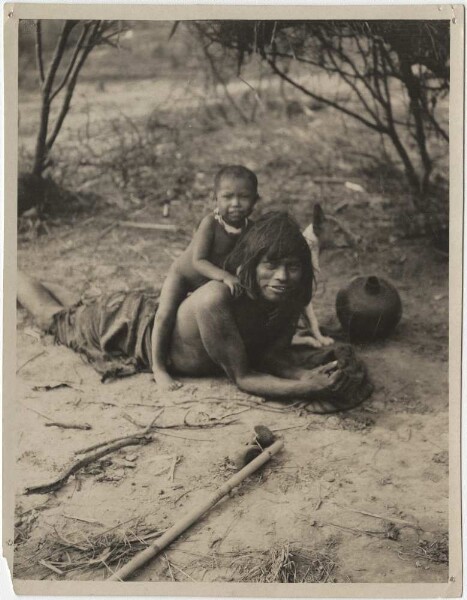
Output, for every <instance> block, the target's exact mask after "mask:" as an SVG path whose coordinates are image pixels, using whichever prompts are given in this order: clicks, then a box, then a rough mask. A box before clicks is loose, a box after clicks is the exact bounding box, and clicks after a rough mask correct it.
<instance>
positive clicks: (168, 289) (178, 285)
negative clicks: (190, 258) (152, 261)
mask: <svg viewBox="0 0 467 600" xmlns="http://www.w3.org/2000/svg"><path fill="white" fill-rule="evenodd" d="M188 291H189V290H188V287H187V285H186V282H185V281H184V280H183V278H182V277H181V276H180V275H179V274H178V273H177V271H175V270H170V271H169V274H168V275H167V278H166V280H165V281H164V285H163V286H162V290H161V295H160V298H159V306H158V308H157V312H156V316H155V317H154V327H153V330H152V336H151V346H152V372H153V373H154V379H155V380H156V382H157V384H158V385H160V386H162V387H163V388H165V389H168V390H176V389H177V388H179V387H181V385H182V384H181V383H180V382H179V381H176V380H174V379H173V378H172V377H170V375H169V374H168V373H167V366H166V363H167V355H168V352H169V347H170V342H171V335H172V332H173V328H174V324H175V319H176V316H177V310H178V307H179V306H180V304H181V302H182V301H183V300H184V299H185V297H186V295H187V293H188Z"/></svg>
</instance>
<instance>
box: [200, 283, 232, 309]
mask: <svg viewBox="0 0 467 600" xmlns="http://www.w3.org/2000/svg"><path fill="white" fill-rule="evenodd" d="M190 298H191V300H192V302H193V305H194V306H195V307H196V308H207V307H209V308H213V307H216V306H222V305H225V304H226V303H230V301H231V299H232V295H231V293H230V290H229V288H228V287H227V286H226V285H225V284H223V283H221V282H220V281H209V282H208V283H206V284H204V285H203V286H201V287H200V288H198V289H197V290H196V291H195V292H194V293H193V294H192V295H191V296H190Z"/></svg>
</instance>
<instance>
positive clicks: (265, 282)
mask: <svg viewBox="0 0 467 600" xmlns="http://www.w3.org/2000/svg"><path fill="white" fill-rule="evenodd" d="M301 280H302V264H301V262H300V260H299V259H298V258H296V257H294V256H289V257H285V258H280V259H271V258H268V257H267V256H264V257H263V258H262V259H261V260H260V261H259V263H258V266H257V267H256V283H257V285H258V288H259V290H260V293H261V297H262V298H263V299H264V300H267V301H268V302H283V301H285V300H287V299H289V298H290V296H291V294H292V293H293V292H294V291H295V290H296V289H297V286H298V285H299V284H300V282H301Z"/></svg>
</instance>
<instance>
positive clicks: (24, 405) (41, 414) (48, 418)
mask: <svg viewBox="0 0 467 600" xmlns="http://www.w3.org/2000/svg"><path fill="white" fill-rule="evenodd" d="M18 404H21V406H23V407H24V408H25V409H26V410H30V411H31V412H33V413H36V415H39V416H40V417H42V418H43V419H47V420H48V421H53V419H52V417H48V416H47V415H44V414H43V413H41V412H39V411H38V410H36V409H35V408H31V407H30V406H26V404H23V403H22V402H19V401H18Z"/></svg>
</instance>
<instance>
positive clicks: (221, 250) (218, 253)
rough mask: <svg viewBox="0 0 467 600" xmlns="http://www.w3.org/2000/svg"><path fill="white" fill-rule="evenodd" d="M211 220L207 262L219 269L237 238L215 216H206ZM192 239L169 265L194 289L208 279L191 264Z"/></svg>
mask: <svg viewBox="0 0 467 600" xmlns="http://www.w3.org/2000/svg"><path fill="white" fill-rule="evenodd" d="M207 218H208V219H209V220H210V221H211V222H210V226H211V227H212V231H213V240H212V243H211V248H210V252H209V262H211V263H212V264H213V265H216V267H219V268H220V269H223V267H224V261H225V259H226V258H227V255H228V254H229V253H230V252H231V250H233V248H234V246H235V244H236V243H237V240H238V235H232V234H228V233H227V232H226V231H225V229H224V228H223V227H222V225H220V223H218V222H217V221H216V220H215V218H214V217H213V216H212V215H210V216H208V217H207ZM193 246H194V243H193V240H192V241H191V242H190V243H189V245H188V247H187V248H186V249H185V250H184V251H183V253H182V254H181V255H180V256H179V257H178V258H177V259H176V260H175V262H174V263H173V264H172V266H171V267H170V271H171V272H172V273H176V274H177V275H178V276H179V277H181V278H183V279H184V281H185V283H186V285H187V286H188V287H189V288H190V289H191V290H194V289H196V288H198V287H199V286H200V285H203V284H204V283H206V281H208V278H207V277H204V276H203V275H201V274H200V273H198V271H197V270H196V269H195V268H194V266H193Z"/></svg>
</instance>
